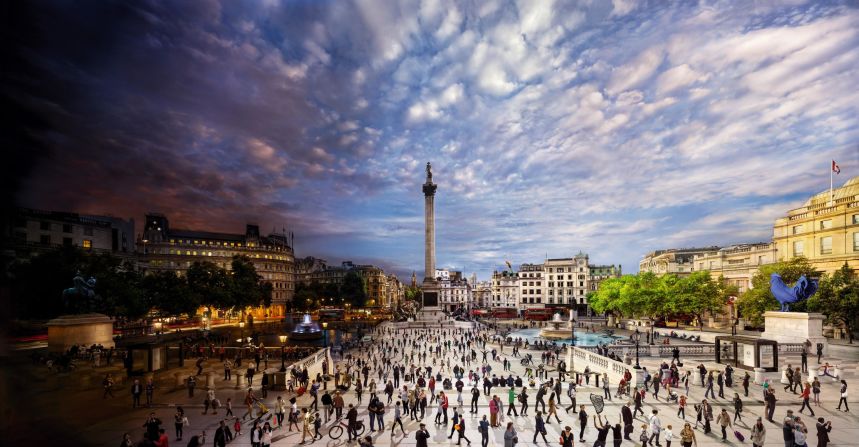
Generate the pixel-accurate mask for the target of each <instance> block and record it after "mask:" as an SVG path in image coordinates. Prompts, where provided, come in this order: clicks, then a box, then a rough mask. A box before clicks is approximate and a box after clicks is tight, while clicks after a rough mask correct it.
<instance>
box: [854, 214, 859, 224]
mask: <svg viewBox="0 0 859 447" xmlns="http://www.w3.org/2000/svg"><path fill="white" fill-rule="evenodd" d="M857 224H859V214H854V215H853V225H857Z"/></svg>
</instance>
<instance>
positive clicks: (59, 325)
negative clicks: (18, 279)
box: [46, 313, 114, 352]
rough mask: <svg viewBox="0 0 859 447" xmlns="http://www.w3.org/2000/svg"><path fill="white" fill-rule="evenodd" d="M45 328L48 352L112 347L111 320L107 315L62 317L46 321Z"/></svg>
mask: <svg viewBox="0 0 859 447" xmlns="http://www.w3.org/2000/svg"><path fill="white" fill-rule="evenodd" d="M46 326H48V351H50V352H65V351H66V350H68V349H69V348H71V347H72V346H74V345H86V346H90V345H102V346H104V347H105V348H112V347H114V343H113V320H111V319H110V317H108V316H107V315H103V314H94V313H93V314H80V315H63V316H61V317H58V318H54V319H53V320H51V321H48V323H47V324H46Z"/></svg>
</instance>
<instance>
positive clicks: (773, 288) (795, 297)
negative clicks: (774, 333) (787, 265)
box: [770, 273, 817, 312]
mask: <svg viewBox="0 0 859 447" xmlns="http://www.w3.org/2000/svg"><path fill="white" fill-rule="evenodd" d="M770 292H772V294H773V296H774V297H775V299H777V300H778V302H779V304H781V309H779V310H781V311H782V312H790V303H798V302H800V301H804V300H807V299H808V298H809V297H810V296H811V295H814V292H817V280H816V279H811V280H809V279H806V277H805V275H802V276H800V277H799V279H798V280H797V281H796V284H794V285H793V287H788V286H787V285H786V284H785V283H784V281H783V280H782V279H781V275H779V274H778V273H773V274H771V275H770Z"/></svg>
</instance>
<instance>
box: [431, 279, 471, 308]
mask: <svg viewBox="0 0 859 447" xmlns="http://www.w3.org/2000/svg"><path fill="white" fill-rule="evenodd" d="M436 283H437V284H438V290H439V292H438V294H439V295H438V305H439V307H440V308H441V309H446V310H450V311H453V310H456V309H458V308H461V309H464V310H469V309H470V308H471V301H472V298H471V285H470V284H469V283H468V280H466V279H465V278H464V277H463V276H462V272H456V271H453V272H452V271H449V270H436Z"/></svg>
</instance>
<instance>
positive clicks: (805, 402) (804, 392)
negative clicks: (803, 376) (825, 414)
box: [799, 382, 814, 416]
mask: <svg viewBox="0 0 859 447" xmlns="http://www.w3.org/2000/svg"><path fill="white" fill-rule="evenodd" d="M799 397H800V399H802V407H800V408H799V412H800V413H802V410H804V409H806V408H808V411H809V412H811V415H812V416H814V410H812V409H811V405H809V404H808V400H809V399H810V398H811V384H810V383H808V382H805V389H803V390H802V394H800V395H799Z"/></svg>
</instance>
